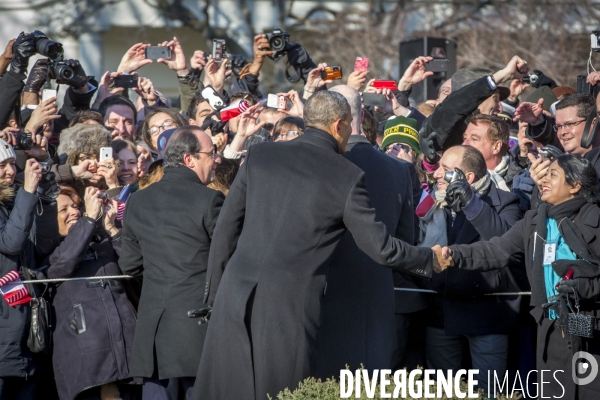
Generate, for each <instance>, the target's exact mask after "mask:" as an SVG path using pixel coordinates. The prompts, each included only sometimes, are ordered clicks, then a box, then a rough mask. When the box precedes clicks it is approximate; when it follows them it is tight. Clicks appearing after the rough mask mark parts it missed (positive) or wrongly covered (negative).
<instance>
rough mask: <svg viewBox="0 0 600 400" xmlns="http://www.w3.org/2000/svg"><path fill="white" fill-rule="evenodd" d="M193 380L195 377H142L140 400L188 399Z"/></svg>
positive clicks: (194, 380) (190, 395)
mask: <svg viewBox="0 0 600 400" xmlns="http://www.w3.org/2000/svg"><path fill="white" fill-rule="evenodd" d="M195 382H196V378H171V379H162V380H158V379H144V388H143V389H142V400H183V399H188V400H189V399H191V398H192V390H194V383H195Z"/></svg>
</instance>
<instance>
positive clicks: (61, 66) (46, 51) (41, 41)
mask: <svg viewBox="0 0 600 400" xmlns="http://www.w3.org/2000/svg"><path fill="white" fill-rule="evenodd" d="M36 33H37V35H36V36H37V40H36V41H35V47H36V50H37V52H38V53H39V54H40V55H42V56H44V57H48V58H49V59H50V66H49V68H48V77H49V78H51V79H55V80H57V81H58V82H59V83H68V82H69V80H71V79H72V78H74V77H75V71H73V68H71V67H70V66H68V65H67V64H65V63H64V62H63V59H64V51H63V45H62V43H59V42H55V41H53V40H50V39H48V36H46V34H45V33H43V32H40V31H36Z"/></svg>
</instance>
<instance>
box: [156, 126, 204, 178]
mask: <svg viewBox="0 0 600 400" xmlns="http://www.w3.org/2000/svg"><path fill="white" fill-rule="evenodd" d="M199 130H200V128H199V127H197V126H193V125H188V126H184V127H182V128H177V130H175V132H173V136H171V139H169V142H168V143H167V147H166V148H165V155H164V160H163V166H164V167H165V168H167V167H173V168H179V166H181V165H183V156H185V155H186V154H191V155H192V156H193V157H194V158H198V152H199V151H201V150H202V148H201V147H200V141H199V140H198V138H197V137H196V134H195V133H194V132H196V131H199Z"/></svg>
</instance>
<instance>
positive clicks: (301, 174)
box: [134, 128, 432, 400]
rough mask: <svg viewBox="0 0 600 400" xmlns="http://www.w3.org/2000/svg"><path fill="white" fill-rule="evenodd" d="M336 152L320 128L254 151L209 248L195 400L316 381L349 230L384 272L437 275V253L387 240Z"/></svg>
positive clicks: (361, 186) (356, 172) (354, 173)
mask: <svg viewBox="0 0 600 400" xmlns="http://www.w3.org/2000/svg"><path fill="white" fill-rule="evenodd" d="M338 152H339V147H338V143H337V142H336V140H335V139H334V138H333V136H331V135H329V134H328V133H326V132H323V131H321V130H318V129H314V128H309V129H307V130H306V131H305V133H304V135H302V136H300V137H299V138H297V139H294V140H292V141H289V142H284V143H269V142H265V143H259V144H256V145H254V146H252V147H251V148H250V149H249V150H248V155H247V156H246V161H245V162H244V164H242V167H241V168H240V170H239V172H238V174H237V176H236V178H235V181H234V182H233V185H232V186H231V189H230V191H229V193H228V194H227V199H226V200H225V203H224V205H223V210H222V211H221V214H220V215H219V221H218V223H217V226H216V228H215V234H214V237H213V242H212V245H211V249H210V258H209V271H208V275H207V290H206V293H205V300H206V301H207V303H208V304H209V305H211V304H214V307H213V311H212V316H211V319H210V322H209V323H208V332H207V334H206V342H205V345H204V350H203V352H202V359H201V361H200V368H199V369H198V375H197V377H196V388H198V390H195V391H194V397H193V399H196V400H198V399H211V400H221V399H227V400H229V399H244V400H246V399H264V398H266V395H267V393H268V394H270V395H271V397H275V396H277V393H278V392H279V391H280V390H283V389H285V388H286V387H289V388H290V389H293V388H295V387H297V385H298V383H299V382H300V381H301V380H302V379H304V378H306V377H308V376H311V375H314V373H315V361H316V352H317V350H318V349H317V345H318V333H319V326H320V321H321V302H322V299H323V294H325V295H326V290H325V289H326V281H327V268H328V265H329V262H330V258H331V255H332V254H333V252H334V251H335V249H336V247H337V245H338V244H339V243H340V241H341V239H342V237H343V235H344V234H345V233H346V231H350V232H351V233H352V236H353V238H354V241H355V242H356V244H357V246H358V248H360V249H361V250H362V251H364V252H365V253H366V254H367V255H368V256H369V257H371V258H372V259H373V261H375V262H376V263H377V264H381V265H384V266H386V267H388V268H395V269H397V270H403V271H407V272H412V273H415V274H418V275H420V276H431V273H432V270H431V269H429V270H428V269H427V268H426V267H425V265H427V263H428V261H430V260H431V258H432V252H431V249H424V248H416V247H411V246H408V245H407V244H406V243H404V242H402V241H400V240H398V239H394V238H392V237H391V236H390V235H389V234H388V233H387V229H386V227H385V225H384V224H383V223H382V222H378V220H376V212H375V210H374V209H373V208H370V206H369V196H368V193H367V190H366V187H365V173H364V172H363V171H362V170H361V169H360V168H358V167H357V166H356V165H354V164H353V163H352V162H350V161H348V160H346V159H345V158H344V157H342V156H341V155H340V154H339V153H338ZM134 196H135V195H134ZM411 218H412V216H411ZM372 268H381V266H380V265H376V266H373V267H372Z"/></svg>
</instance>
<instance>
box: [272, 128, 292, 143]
mask: <svg viewBox="0 0 600 400" xmlns="http://www.w3.org/2000/svg"><path fill="white" fill-rule="evenodd" d="M296 136H298V131H287V133H281V134H279V135H276V136H274V137H273V141H274V142H279V141H281V140H283V139H287V140H291V139H293V138H295V137H296Z"/></svg>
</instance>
